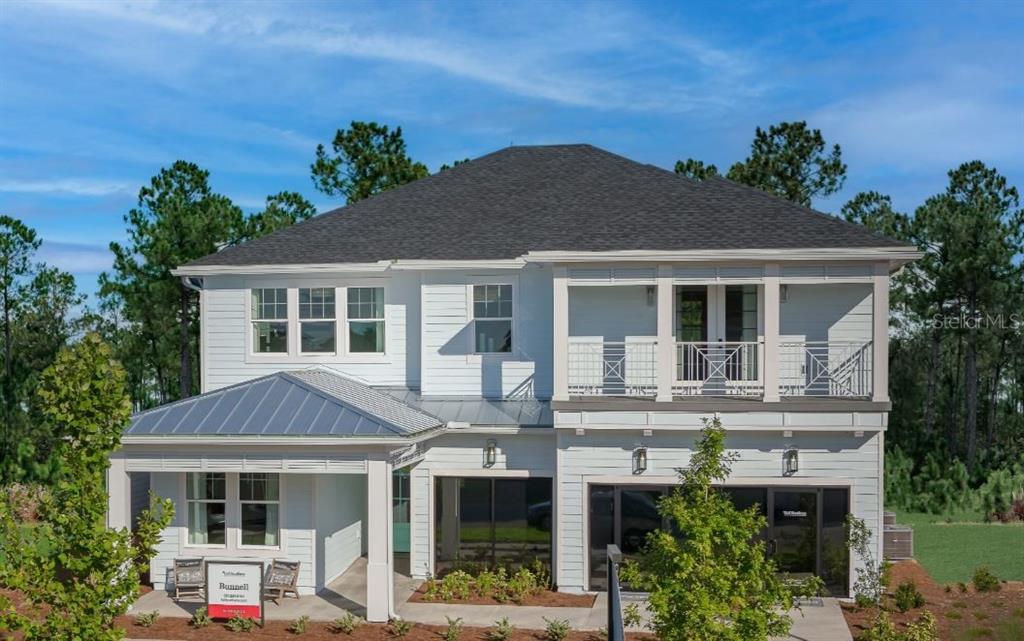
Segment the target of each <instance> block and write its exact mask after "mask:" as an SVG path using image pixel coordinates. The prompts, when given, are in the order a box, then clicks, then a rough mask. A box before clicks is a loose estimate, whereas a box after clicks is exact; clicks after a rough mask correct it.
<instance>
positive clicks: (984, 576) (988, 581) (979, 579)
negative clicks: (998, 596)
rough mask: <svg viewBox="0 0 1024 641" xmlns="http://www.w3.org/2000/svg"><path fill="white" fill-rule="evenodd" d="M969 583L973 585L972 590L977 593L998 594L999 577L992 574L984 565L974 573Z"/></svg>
mask: <svg viewBox="0 0 1024 641" xmlns="http://www.w3.org/2000/svg"><path fill="white" fill-rule="evenodd" d="M971 583H973V584H974V589H975V590H977V591H978V592H998V591H999V588H1000V585H999V577H997V576H996V575H995V574H992V571H991V570H989V569H988V566H985V565H983V566H981V567H980V568H978V569H977V570H975V571H974V576H972V577H971Z"/></svg>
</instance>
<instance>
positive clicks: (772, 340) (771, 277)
mask: <svg viewBox="0 0 1024 641" xmlns="http://www.w3.org/2000/svg"><path fill="white" fill-rule="evenodd" d="M779 271H780V270H779V266H778V265H777V264H769V265H765V266H764V365H763V367H764V369H763V371H762V379H763V380H764V400H765V402H766V403H775V402H778V400H779V287H780V286H779Z"/></svg>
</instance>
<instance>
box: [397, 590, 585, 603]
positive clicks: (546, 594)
mask: <svg viewBox="0 0 1024 641" xmlns="http://www.w3.org/2000/svg"><path fill="white" fill-rule="evenodd" d="M425 594H426V587H424V586H422V585H421V586H420V587H419V589H417V590H416V591H415V592H413V594H412V596H411V597H409V600H410V601H412V602H413V603H457V604H460V605H510V606H513V607H515V606H517V605H543V606H547V607H549V608H591V607H593V606H594V599H596V598H597V595H596V594H568V593H566V592H556V591H554V590H544V591H543V592H539V593H537V594H531V595H529V596H527V597H526V598H524V599H523V600H522V601H521V602H519V603H514V602H512V601H504V602H498V601H495V600H494V599H493V598H491V597H484V596H479V595H473V596H471V597H469V598H468V599H452V600H451V601H441V600H439V599H438V600H433V601H431V600H428V599H425V598H424V595H425Z"/></svg>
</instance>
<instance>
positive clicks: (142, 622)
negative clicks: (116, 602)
mask: <svg viewBox="0 0 1024 641" xmlns="http://www.w3.org/2000/svg"><path fill="white" fill-rule="evenodd" d="M159 618H160V613H159V612H157V611H156V610H153V611H152V612H140V613H138V614H137V615H135V625H137V626H139V627H143V628H148V627H150V626H152V625H153V624H154V623H156V620H157V619H159Z"/></svg>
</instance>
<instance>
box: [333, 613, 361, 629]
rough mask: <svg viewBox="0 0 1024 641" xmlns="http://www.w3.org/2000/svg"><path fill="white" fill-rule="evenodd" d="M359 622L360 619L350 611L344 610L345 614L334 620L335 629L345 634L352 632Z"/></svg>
mask: <svg viewBox="0 0 1024 641" xmlns="http://www.w3.org/2000/svg"><path fill="white" fill-rule="evenodd" d="M361 624H362V620H361V619H360V618H359V617H357V616H355V615H354V614H352V613H351V612H346V613H345V616H343V617H341V618H340V619H335V620H334V627H335V629H337V630H338V631H339V632H344V633H345V634H352V633H353V632H355V630H356V628H358V627H359V626H360V625H361Z"/></svg>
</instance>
